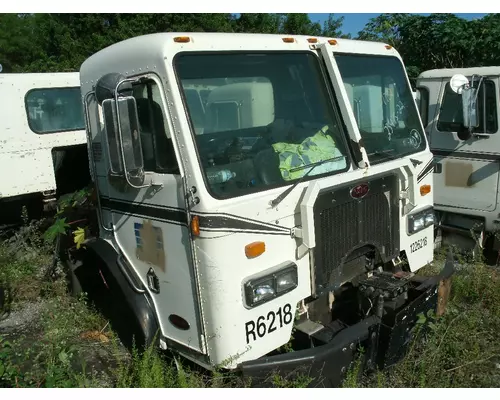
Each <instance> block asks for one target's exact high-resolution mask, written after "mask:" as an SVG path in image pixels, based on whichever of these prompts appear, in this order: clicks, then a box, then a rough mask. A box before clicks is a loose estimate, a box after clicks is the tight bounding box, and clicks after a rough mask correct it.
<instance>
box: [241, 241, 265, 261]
mask: <svg viewBox="0 0 500 400" xmlns="http://www.w3.org/2000/svg"><path fill="white" fill-rule="evenodd" d="M265 251H266V244H265V243H264V242H253V243H250V244H247V245H246V246H245V255H246V256H247V258H255V257H258V256H260V255H261V254H262V253H264V252H265Z"/></svg>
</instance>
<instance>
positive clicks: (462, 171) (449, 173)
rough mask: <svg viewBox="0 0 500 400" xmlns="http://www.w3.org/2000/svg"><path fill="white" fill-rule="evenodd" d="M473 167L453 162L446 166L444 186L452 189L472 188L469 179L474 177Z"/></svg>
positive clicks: (468, 164)
mask: <svg viewBox="0 0 500 400" xmlns="http://www.w3.org/2000/svg"><path fill="white" fill-rule="evenodd" d="M472 172H473V166H472V164H470V163H465V162H451V161H448V162H447V163H446V164H445V176H444V184H445V185H446V186H451V187H464V188H467V187H471V186H472V185H471V184H470V181H469V178H470V176H471V175H472Z"/></svg>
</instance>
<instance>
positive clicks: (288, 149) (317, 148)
mask: <svg viewBox="0 0 500 400" xmlns="http://www.w3.org/2000/svg"><path fill="white" fill-rule="evenodd" d="M327 131H328V126H327V125H325V126H324V127H323V128H321V129H320V130H319V131H318V132H317V133H316V134H315V135H313V136H311V137H308V138H307V139H305V140H304V141H303V142H302V143H300V144H292V143H275V144H273V148H274V151H275V152H277V153H278V154H279V159H280V165H279V168H280V171H281V176H282V177H283V179H284V180H286V181H290V180H294V179H299V178H301V177H302V176H303V175H304V174H306V173H307V171H308V170H309V169H310V168H307V167H306V168H303V169H299V170H297V171H291V170H292V169H294V168H297V167H301V166H304V165H309V164H313V163H316V162H319V161H323V160H328V159H331V158H334V157H338V156H341V154H340V152H339V151H338V149H337V146H336V145H335V142H334V141H333V139H332V137H331V136H330V135H327V134H326V132H327ZM317 168H319V167H316V169H317ZM316 169H315V171H316Z"/></svg>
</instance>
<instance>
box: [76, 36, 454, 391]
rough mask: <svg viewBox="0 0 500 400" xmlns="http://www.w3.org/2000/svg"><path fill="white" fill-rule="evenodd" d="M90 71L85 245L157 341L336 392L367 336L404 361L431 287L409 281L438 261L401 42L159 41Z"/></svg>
mask: <svg viewBox="0 0 500 400" xmlns="http://www.w3.org/2000/svg"><path fill="white" fill-rule="evenodd" d="M367 65H369V66H370V67H369V68H367ZM80 80H81V91H82V98H83V99H84V108H85V113H86V126H87V135H88V141H89V146H90V147H91V149H92V151H90V152H89V155H90V165H91V170H92V177H93V181H94V184H95V188H96V207H97V216H98V226H97V229H96V230H95V231H96V232H97V233H96V234H95V236H94V237H89V238H88V240H87V245H86V250H82V251H84V253H85V254H92V257H94V258H93V259H94V260H95V259H97V260H98V262H97V263H95V262H94V263H93V264H92V265H97V264H99V265H100V266H101V267H100V268H102V271H104V278H105V280H106V282H107V283H106V287H108V288H110V289H109V290H110V299H112V298H114V294H113V293H114V292H113V291H117V292H121V293H123V296H122V297H120V299H123V302H122V303H120V306H121V307H125V306H126V305H128V306H129V307H130V308H131V309H132V310H133V313H132V314H133V315H134V316H135V317H134V318H133V319H130V320H129V321H130V322H129V323H130V325H132V324H136V325H137V326H138V327H139V329H138V331H140V332H142V337H143V339H144V343H146V344H149V343H156V344H157V345H158V346H160V347H161V348H164V349H170V350H172V351H174V352H177V353H179V354H181V355H182V356H184V357H186V358H189V359H191V360H193V361H195V362H196V363H198V364H200V365H202V366H204V367H206V368H207V369H211V368H214V367H215V366H223V367H225V368H227V369H229V370H236V371H240V372H242V373H243V375H245V376H246V375H249V376H253V377H256V376H263V375H267V374H269V373H271V372H272V371H274V370H276V369H277V370H279V371H291V370H294V371H295V370H297V369H300V368H305V369H306V370H307V371H306V373H307V374H313V375H315V374H319V375H321V374H322V375H323V376H326V380H324V381H323V384H326V385H337V384H338V382H339V380H340V379H341V378H342V377H343V376H344V374H345V372H346V368H348V366H349V363H350V362H351V361H352V360H353V357H354V356H355V354H357V350H358V349H359V345H362V346H363V347H364V348H365V349H368V351H367V352H365V356H366V357H365V362H366V365H367V366H368V367H374V366H375V365H387V364H390V363H392V362H394V361H395V360H397V359H398V358H399V357H400V356H401V355H402V353H403V348H404V347H405V346H404V343H406V342H405V341H406V339H407V337H408V334H409V333H408V332H409V327H411V326H412V325H413V324H414V323H415V321H416V318H417V314H418V313H419V312H426V311H427V310H428V309H434V308H435V305H436V299H437V296H438V289H437V283H436V282H437V281H428V282H434V283H428V284H426V283H425V282H423V280H422V279H421V278H418V277H417V276H415V272H416V271H418V270H419V269H420V268H422V267H424V266H426V265H428V264H429V263H431V262H432V261H433V231H434V228H433V224H434V219H433V218H434V213H433V186H432V174H431V172H432V170H431V168H430V166H432V153H431V152H430V150H429V146H428V143H427V140H426V138H425V134H424V128H423V126H422V123H421V120H420V118H419V115H418V111H417V107H416V103H415V101H414V98H413V95H412V90H411V87H410V84H409V81H408V77H407V75H406V72H405V68H404V65H403V62H402V60H401V57H400V56H399V54H398V52H397V51H396V50H395V49H394V48H392V47H391V46H388V45H384V44H382V43H371V42H364V41H357V40H356V41H354V40H343V39H331V38H322V37H307V36H283V35H266V34H223V33H159V34H152V35H146V36H141V37H136V38H133V39H129V40H125V41H123V42H120V43H116V44H114V45H112V46H110V47H108V48H105V49H103V50H101V51H99V52H97V53H96V54H94V55H92V56H91V57H89V58H88V59H87V60H86V61H85V62H84V63H83V65H82V66H81V69H80ZM82 257H84V256H82ZM86 267H87V266H85V267H81V268H86ZM87 271H88V270H87ZM444 277H445V275H441V276H440V277H439V279H444ZM439 279H438V280H439ZM426 282H427V281H426ZM110 301H111V300H110ZM134 320H135V322H134ZM157 332H158V335H157V336H155V334H156V333H157ZM292 332H293V335H292ZM153 337H156V338H157V339H158V341H157V342H154V341H153ZM291 339H293V340H292V342H293V346H294V347H295V348H296V350H297V351H295V352H292V353H287V352H282V353H280V349H282V346H284V345H285V344H287V343H288V342H289V341H290V340H291ZM278 353H279V354H278ZM321 371H322V372H321Z"/></svg>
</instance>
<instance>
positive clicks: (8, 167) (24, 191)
mask: <svg viewBox="0 0 500 400" xmlns="http://www.w3.org/2000/svg"><path fill="white" fill-rule="evenodd" d="M0 99H1V104H2V107H0V169H1V170H2V174H1V178H0V226H1V225H6V224H10V223H15V222H17V221H19V220H20V217H21V207H22V206H23V205H26V206H28V210H29V212H30V214H31V215H30V217H32V218H37V217H39V216H40V215H41V213H42V212H43V209H44V208H45V209H50V208H51V206H53V205H54V204H55V201H56V198H57V197H58V196H59V195H61V194H65V193H70V192H73V191H75V190H77V189H79V188H81V187H84V186H85V185H86V184H88V183H89V182H90V174H89V167H88V155H87V142H86V136H85V121H84V116H83V105H82V101H81V92H80V81H79V73H78V72H67V73H62V72H61V73H20V74H10V73H1V74H0Z"/></svg>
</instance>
